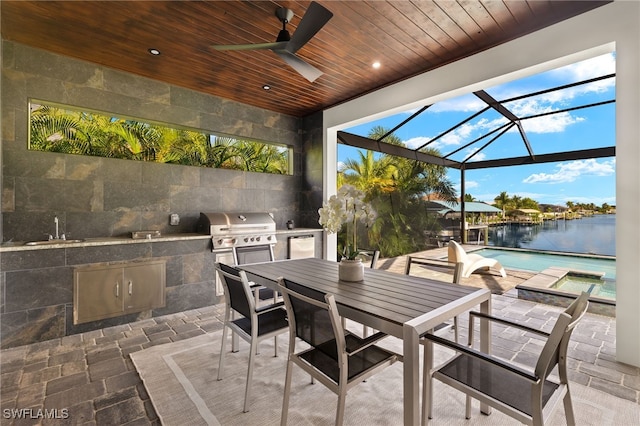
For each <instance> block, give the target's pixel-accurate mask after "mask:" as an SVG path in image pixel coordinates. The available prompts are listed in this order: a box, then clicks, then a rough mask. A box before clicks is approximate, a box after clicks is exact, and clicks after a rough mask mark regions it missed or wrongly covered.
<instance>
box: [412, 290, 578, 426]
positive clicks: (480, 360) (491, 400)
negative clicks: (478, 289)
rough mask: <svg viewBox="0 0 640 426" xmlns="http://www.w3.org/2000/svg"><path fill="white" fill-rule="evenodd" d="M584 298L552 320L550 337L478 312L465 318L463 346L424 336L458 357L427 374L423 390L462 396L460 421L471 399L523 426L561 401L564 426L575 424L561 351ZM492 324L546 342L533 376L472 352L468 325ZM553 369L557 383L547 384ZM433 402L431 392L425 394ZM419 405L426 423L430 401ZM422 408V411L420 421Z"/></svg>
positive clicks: (547, 415) (536, 421)
mask: <svg viewBox="0 0 640 426" xmlns="http://www.w3.org/2000/svg"><path fill="white" fill-rule="evenodd" d="M588 297H589V295H588V294H587V293H585V292H583V293H582V294H581V295H580V296H579V297H578V298H577V299H576V300H574V301H573V303H571V305H569V307H568V308H567V309H565V310H564V311H563V312H562V313H560V315H559V316H558V319H557V320H556V323H555V325H554V326H553V329H552V330H551V332H550V333H547V332H544V331H542V330H539V329H536V328H532V327H528V326H526V325H523V324H519V323H516V322H513V321H509V320H506V319H502V318H497V317H493V316H491V315H486V314H482V313H478V312H472V313H471V314H470V323H469V346H464V345H460V344H456V343H454V342H451V341H449V340H447V339H443V338H441V337H438V336H435V335H431V334H429V335H426V336H425V339H427V340H428V341H430V342H435V343H438V344H440V345H443V346H446V347H448V348H451V349H454V350H456V351H458V353H457V355H455V356H454V357H453V358H452V359H450V360H449V361H447V362H446V363H445V364H444V365H443V366H441V367H437V368H435V369H433V370H432V371H431V372H428V371H426V369H425V374H428V375H429V376H430V377H429V382H428V386H429V388H430V389H433V387H432V386H431V378H435V379H438V380H440V381H442V382H443V383H446V384H447V385H449V386H452V387H453V388H455V389H457V390H459V391H461V392H463V393H465V394H466V395H467V398H466V409H465V416H466V418H467V419H469V418H470V417H471V398H475V399H478V400H479V401H480V402H481V403H483V404H487V405H489V406H491V407H494V408H495V409H497V410H499V411H501V412H503V413H505V414H507V415H508V416H511V417H513V418H514V419H516V420H518V421H520V422H522V423H524V424H528V425H543V424H544V423H545V422H546V421H547V420H548V419H549V418H550V417H551V415H552V413H553V411H554V410H555V408H556V407H557V405H558V404H559V403H560V401H562V402H563V403H564V410H565V415H566V419H567V424H568V425H574V424H575V417H574V414H573V407H572V404H571V393H570V391H569V381H568V378H567V365H566V363H567V347H568V344H569V339H570V338H571V333H572V332H573V330H574V328H575V326H576V324H577V323H578V321H580V319H581V318H582V317H583V316H584V314H585V313H586V311H587V308H588V306H589V299H588ZM475 317H477V318H479V319H480V321H484V320H487V321H494V322H498V323H500V324H503V325H507V326H510V327H515V328H518V329H521V330H523V331H525V332H527V333H534V334H537V335H540V336H543V337H545V338H546V343H545V345H544V347H543V348H542V350H541V352H540V354H539V357H538V360H537V362H536V365H535V368H534V369H533V371H529V370H528V369H525V368H523V367H520V366H518V365H515V364H513V363H510V362H508V361H505V360H502V359H500V358H496V357H494V356H491V355H489V354H485V353H483V352H480V351H477V350H475V349H473V346H472V344H473V329H474V326H473V319H474V318H475ZM556 366H557V367H558V370H557V371H558V376H559V377H558V379H557V380H556V379H552V378H550V377H549V376H550V373H551V371H552V370H553V369H554V368H555V367H556ZM429 394H430V395H431V396H433V392H429ZM429 399H430V400H429V401H424V400H423V424H424V423H426V422H427V421H428V420H427V418H426V417H427V416H428V417H429V418H431V414H432V397H431V398H429ZM425 407H426V409H427V410H428V412H427V413H426V414H427V416H425V411H424V410H425Z"/></svg>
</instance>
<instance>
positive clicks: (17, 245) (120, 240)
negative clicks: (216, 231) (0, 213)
mask: <svg viewBox="0 0 640 426" xmlns="http://www.w3.org/2000/svg"><path fill="white" fill-rule="evenodd" d="M320 231H322V229H320V228H294V229H278V230H276V235H278V234H282V235H285V234H289V235H290V234H308V233H310V232H320ZM209 238H211V236H209V235H206V234H196V233H193V234H167V235H163V236H160V237H153V238H140V239H134V238H130V237H103V238H85V239H83V240H80V241H77V242H72V241H75V240H71V241H67V242H61V243H59V244H56V243H51V244H43V245H35V246H27V245H25V243H26V242H25V241H9V242H5V243H2V244H0V253H2V252H11V251H27V250H49V249H60V248H73V247H97V246H110V245H117V244H142V243H149V242H168V241H186V240H206V239H209Z"/></svg>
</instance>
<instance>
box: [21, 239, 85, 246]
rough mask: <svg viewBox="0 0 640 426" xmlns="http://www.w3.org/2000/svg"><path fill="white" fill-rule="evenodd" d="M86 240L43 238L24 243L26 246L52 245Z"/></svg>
mask: <svg viewBox="0 0 640 426" xmlns="http://www.w3.org/2000/svg"><path fill="white" fill-rule="evenodd" d="M83 241H84V240H63V239H53V240H42V241H29V242H28V243H24V245H25V246H50V245H54V244H73V243H81V242H83Z"/></svg>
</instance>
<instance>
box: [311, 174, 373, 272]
mask: <svg viewBox="0 0 640 426" xmlns="http://www.w3.org/2000/svg"><path fill="white" fill-rule="evenodd" d="M364 198H365V194H364V192H362V191H360V190H359V189H356V188H355V187H354V186H351V185H343V186H342V187H340V189H339V190H338V193H337V194H336V195H332V196H331V197H330V198H329V199H328V200H327V201H325V202H324V203H322V208H320V209H319V210H318V213H319V214H320V220H319V221H318V222H319V223H320V225H322V227H323V228H324V229H325V230H326V231H327V232H328V233H330V234H335V233H337V232H339V231H340V230H341V229H342V227H343V225H347V238H346V243H345V246H344V250H343V253H342V255H343V257H344V258H345V259H348V260H355V259H357V257H358V255H359V254H360V252H359V251H358V244H357V243H358V222H360V223H363V224H364V225H365V226H367V227H369V226H371V225H373V223H374V222H375V220H376V217H377V214H376V212H375V210H373V208H372V207H371V205H370V204H369V203H367V202H365V201H364Z"/></svg>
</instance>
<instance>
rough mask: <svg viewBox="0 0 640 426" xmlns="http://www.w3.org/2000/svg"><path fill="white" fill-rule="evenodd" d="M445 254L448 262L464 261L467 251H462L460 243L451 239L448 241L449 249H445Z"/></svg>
mask: <svg viewBox="0 0 640 426" xmlns="http://www.w3.org/2000/svg"><path fill="white" fill-rule="evenodd" d="M447 255H448V256H447V257H448V259H449V262H453V263H458V262H462V263H464V262H465V260H467V252H466V251H464V249H463V248H462V246H461V245H460V244H458V243H456V242H455V241H453V240H451V241H449V249H448V250H447Z"/></svg>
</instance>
